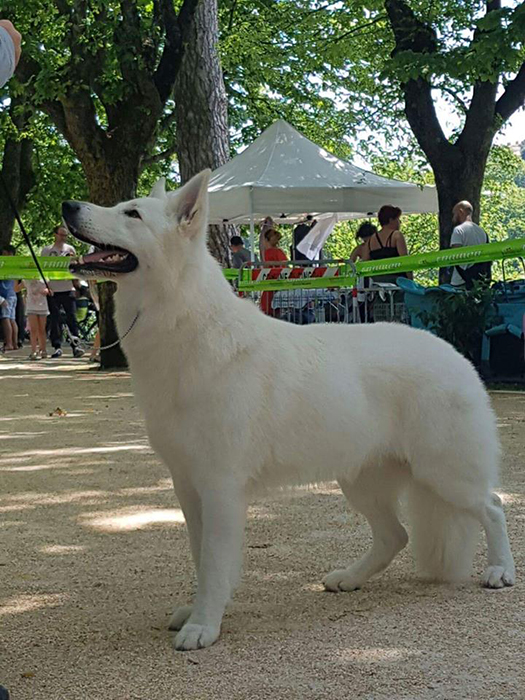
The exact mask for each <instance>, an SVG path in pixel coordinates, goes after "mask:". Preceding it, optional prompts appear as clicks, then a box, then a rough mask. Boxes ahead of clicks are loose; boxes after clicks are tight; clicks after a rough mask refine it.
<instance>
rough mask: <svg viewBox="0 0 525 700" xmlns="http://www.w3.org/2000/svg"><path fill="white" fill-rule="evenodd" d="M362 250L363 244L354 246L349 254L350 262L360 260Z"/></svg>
mask: <svg viewBox="0 0 525 700" xmlns="http://www.w3.org/2000/svg"><path fill="white" fill-rule="evenodd" d="M362 248H364V244H363V243H360V244H359V245H356V247H355V248H354V249H353V251H352V252H351V253H350V262H354V263H355V262H357V261H358V260H359V258H362V257H363V255H362Z"/></svg>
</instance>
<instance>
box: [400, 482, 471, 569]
mask: <svg viewBox="0 0 525 700" xmlns="http://www.w3.org/2000/svg"><path fill="white" fill-rule="evenodd" d="M408 505H409V518H410V524H411V530H412V537H411V540H412V549H413V552H414V556H415V559H416V565H417V567H418V569H419V571H420V573H421V574H422V575H423V576H425V578H430V579H431V580H434V581H446V582H458V581H461V580H464V579H466V578H468V577H469V576H470V574H471V572H472V562H473V560H474V555H475V553H476V546H477V542H478V538H479V532H480V524H479V522H478V521H477V520H475V519H474V518H473V517H472V516H470V515H469V514H468V513H467V512H466V511H464V510H461V509H460V508H459V507H457V506H454V505H452V504H450V503H447V502H446V501H444V500H443V499H442V498H441V497H440V496H439V495H438V494H437V493H436V492H435V491H432V490H431V489H430V488H429V487H427V486H425V485H424V484H421V483H418V482H416V481H411V483H410V484H409V487H408Z"/></svg>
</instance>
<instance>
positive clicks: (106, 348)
mask: <svg viewBox="0 0 525 700" xmlns="http://www.w3.org/2000/svg"><path fill="white" fill-rule="evenodd" d="M139 316H140V311H137V313H136V314H135V318H134V319H133V321H132V322H131V326H130V327H129V328H128V330H127V331H126V332H125V333H124V334H123V335H121V336H120V337H119V338H118V339H117V340H115V342H114V343H110V344H109V345H103V346H101V347H100V348H99V350H101V351H102V350H109V349H110V348H115V347H116V346H117V345H119V344H120V343H121V342H122V341H123V340H124V338H125V337H126V336H127V335H129V334H130V333H131V331H132V330H133V326H134V325H135V324H136V323H137V321H138V319H139Z"/></svg>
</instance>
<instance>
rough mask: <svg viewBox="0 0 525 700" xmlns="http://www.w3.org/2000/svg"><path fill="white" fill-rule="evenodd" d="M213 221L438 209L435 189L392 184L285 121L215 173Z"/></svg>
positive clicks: (211, 193) (237, 221) (212, 190)
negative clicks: (390, 208) (382, 209)
mask: <svg viewBox="0 0 525 700" xmlns="http://www.w3.org/2000/svg"><path fill="white" fill-rule="evenodd" d="M209 193H210V222H211V223H220V222H223V221H226V220H227V221H231V222H232V223H234V222H235V223H247V222H248V221H250V218H251V216H252V214H253V217H254V219H255V220H259V219H262V218H264V217H265V216H273V217H276V218H280V217H282V215H284V217H282V218H283V219H287V220H294V219H297V218H302V217H303V216H304V215H305V214H306V213H312V214H322V213H325V212H326V213H336V214H339V217H338V218H339V219H343V218H355V217H357V216H366V215H367V214H371V213H375V212H377V211H378V210H379V208H380V207H381V206H382V205H383V204H394V205H396V206H399V207H400V208H401V209H402V210H403V211H405V212H407V213H410V212H428V211H437V196H436V190H435V188H434V187H429V186H425V187H424V188H421V187H419V186H418V185H414V184H412V183H408V182H401V181H399V180H389V179H387V178H384V177H380V176H379V175H375V174H374V173H371V172H369V171H367V170H364V169H362V168H358V167H357V166H356V165H353V164H352V163H350V162H348V161H344V160H341V159H340V158H337V157H336V156H334V155H333V154H331V153H329V152H328V151H325V150H324V148H321V147H320V146H317V145H316V144H315V143H312V141H309V140H308V139H307V138H306V137H305V136H303V135H302V134H300V133H299V132H298V131H297V130H296V129H294V128H293V127H292V126H290V124H288V123H287V122H285V121H283V120H282V119H280V120H278V121H276V122H275V123H274V124H272V125H271V126H270V127H268V129H266V131H264V132H263V133H262V134H261V135H260V136H259V137H258V138H257V139H255V141H254V142H253V143H252V144H251V145H250V146H248V148H246V149H245V150H244V151H243V152H242V153H240V154H239V155H238V156H236V157H235V158H233V159H232V160H230V161H229V162H228V163H226V164H225V165H223V166H222V167H220V168H218V169H217V170H215V171H214V172H213V173H212V177H211V180H210V186H209Z"/></svg>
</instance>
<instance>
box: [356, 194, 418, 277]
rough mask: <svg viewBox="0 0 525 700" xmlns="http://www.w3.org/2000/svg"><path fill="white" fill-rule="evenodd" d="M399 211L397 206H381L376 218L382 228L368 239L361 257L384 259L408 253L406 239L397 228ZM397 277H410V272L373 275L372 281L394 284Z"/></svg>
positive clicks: (398, 225) (399, 216)
mask: <svg viewBox="0 0 525 700" xmlns="http://www.w3.org/2000/svg"><path fill="white" fill-rule="evenodd" d="M401 213H402V212H401V209H399V207H393V206H391V205H390V204H386V205H385V206H383V207H381V209H380V210H379V212H378V215H377V218H378V219H379V223H380V224H381V227H382V228H381V230H380V231H378V232H377V233H376V234H375V235H374V236H371V237H370V238H369V239H368V241H367V243H366V247H365V251H364V256H363V259H366V260H386V259H389V258H398V257H400V256H403V255H408V250H407V245H406V241H405V239H404V237H403V234H402V233H401V231H400V230H399V227H400V218H401ZM398 277H408V278H410V279H412V273H411V272H408V273H407V272H402V273H390V274H386V275H374V277H373V280H374V282H388V283H390V284H395V282H396V279H397V278H398Z"/></svg>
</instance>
